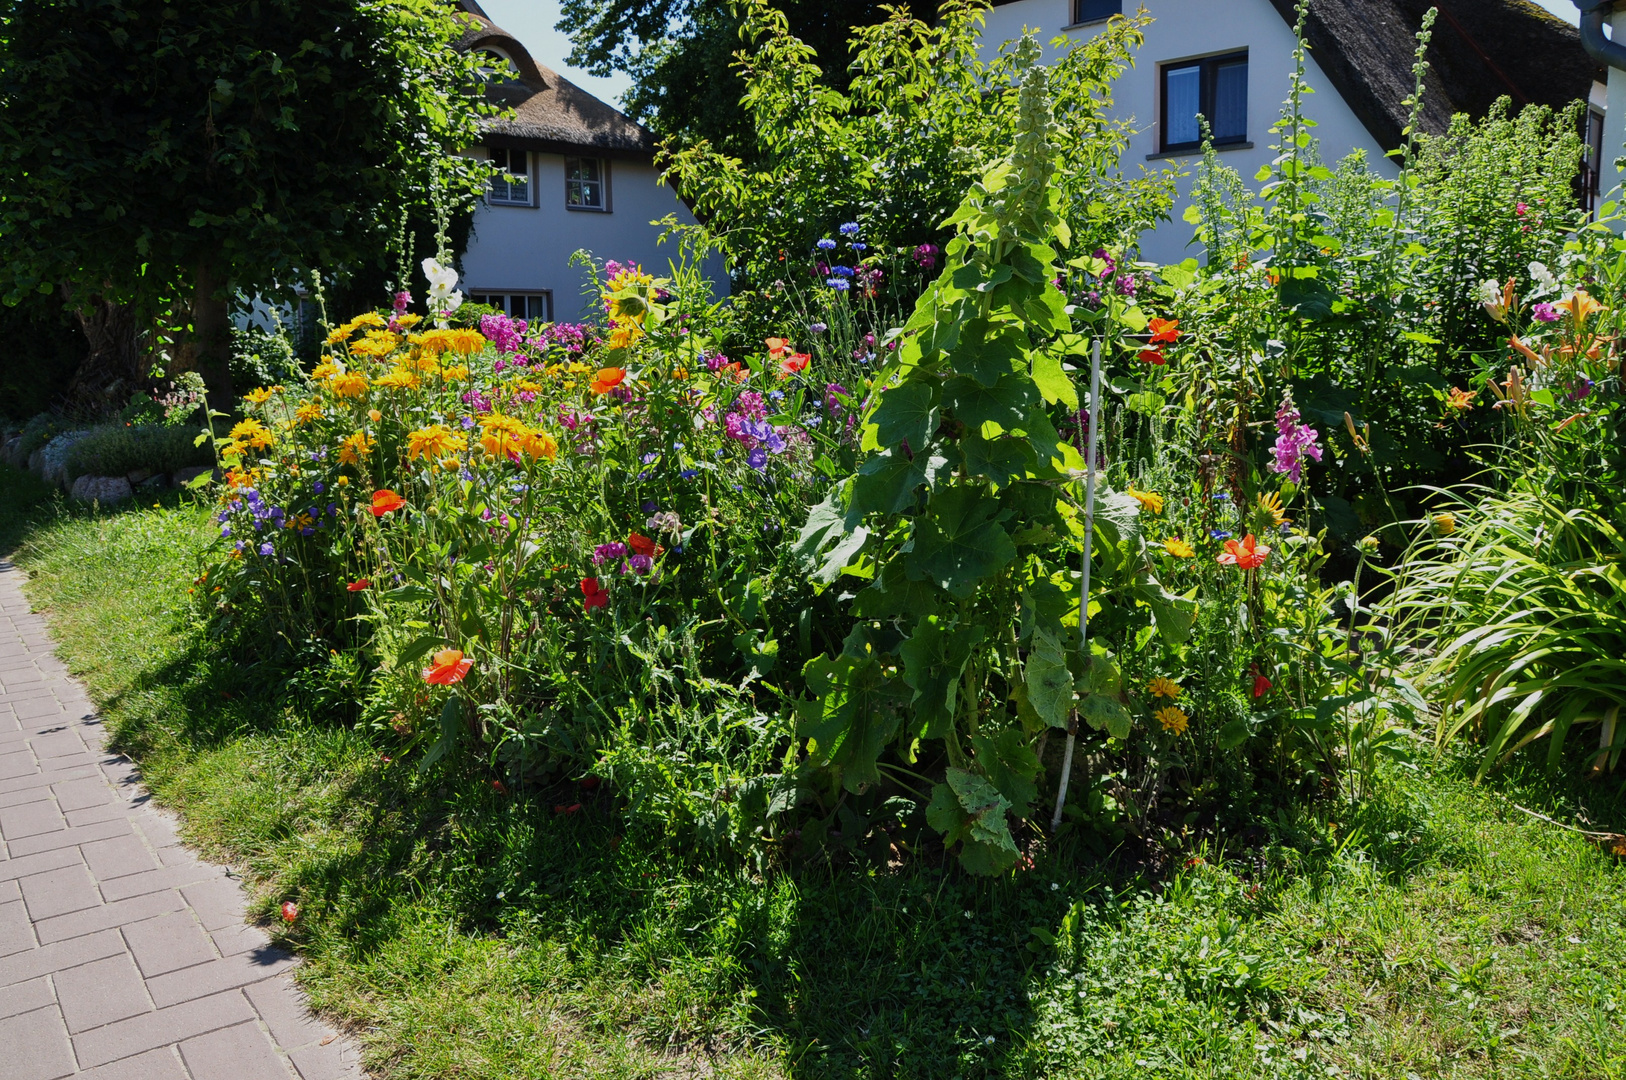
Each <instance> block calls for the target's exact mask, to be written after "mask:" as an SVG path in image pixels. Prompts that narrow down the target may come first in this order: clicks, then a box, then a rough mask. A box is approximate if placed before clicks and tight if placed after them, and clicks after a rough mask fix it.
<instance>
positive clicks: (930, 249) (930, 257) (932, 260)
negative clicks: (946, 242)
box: [914, 244, 942, 270]
mask: <svg viewBox="0 0 1626 1080" xmlns="http://www.w3.org/2000/svg"><path fill="white" fill-rule="evenodd" d="M941 250H942V249H941V248H939V247H938V246H937V245H936V244H921V245H920V246H919V247H917V248H915V250H914V259H915V262H917V263H919V264H920V268H921V269H922V270H931V269H933V268H934V267H936V266H937V255H938V252H940V251H941Z"/></svg>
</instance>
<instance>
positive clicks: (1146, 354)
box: [1140, 349, 1165, 365]
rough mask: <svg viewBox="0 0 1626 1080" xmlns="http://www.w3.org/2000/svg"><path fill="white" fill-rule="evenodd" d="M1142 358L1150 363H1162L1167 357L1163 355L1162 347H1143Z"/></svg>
mask: <svg viewBox="0 0 1626 1080" xmlns="http://www.w3.org/2000/svg"><path fill="white" fill-rule="evenodd" d="M1140 358H1141V359H1142V360H1144V361H1146V362H1147V363H1148V364H1159V365H1161V364H1163V363H1164V362H1165V357H1164V356H1163V351H1162V350H1161V349H1142V350H1141V351H1140Z"/></svg>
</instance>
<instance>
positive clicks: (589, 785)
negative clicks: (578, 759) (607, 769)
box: [577, 776, 599, 791]
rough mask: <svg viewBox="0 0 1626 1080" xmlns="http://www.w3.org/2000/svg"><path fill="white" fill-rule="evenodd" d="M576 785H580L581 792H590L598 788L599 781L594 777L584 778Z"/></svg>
mask: <svg viewBox="0 0 1626 1080" xmlns="http://www.w3.org/2000/svg"><path fill="white" fill-rule="evenodd" d="M577 783H579V784H581V786H582V790H583V791H592V790H593V789H594V788H596V787H598V785H599V779H598V777H596V776H584V777H582V778H581V779H580V780H578V781H577Z"/></svg>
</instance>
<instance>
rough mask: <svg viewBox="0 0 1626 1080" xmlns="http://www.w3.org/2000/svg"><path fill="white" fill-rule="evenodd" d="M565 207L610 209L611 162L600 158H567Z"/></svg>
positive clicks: (574, 208) (571, 208) (568, 208)
mask: <svg viewBox="0 0 1626 1080" xmlns="http://www.w3.org/2000/svg"><path fill="white" fill-rule="evenodd" d="M565 208H566V209H567V210H599V211H608V210H609V209H610V169H609V162H607V161H604V160H602V159H600V158H578V157H567V158H565Z"/></svg>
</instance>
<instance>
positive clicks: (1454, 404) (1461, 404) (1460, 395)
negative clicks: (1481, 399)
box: [1445, 386, 1479, 412]
mask: <svg viewBox="0 0 1626 1080" xmlns="http://www.w3.org/2000/svg"><path fill="white" fill-rule="evenodd" d="M1478 396H1479V391H1478V390H1463V389H1461V388H1460V387H1456V386H1453V387H1452V388H1451V393H1450V394H1448V395H1447V396H1446V399H1445V407H1446V408H1448V409H1457V410H1460V411H1462V412H1467V411H1468V410H1469V409H1471V408H1473V407H1474V398H1476V397H1478Z"/></svg>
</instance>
